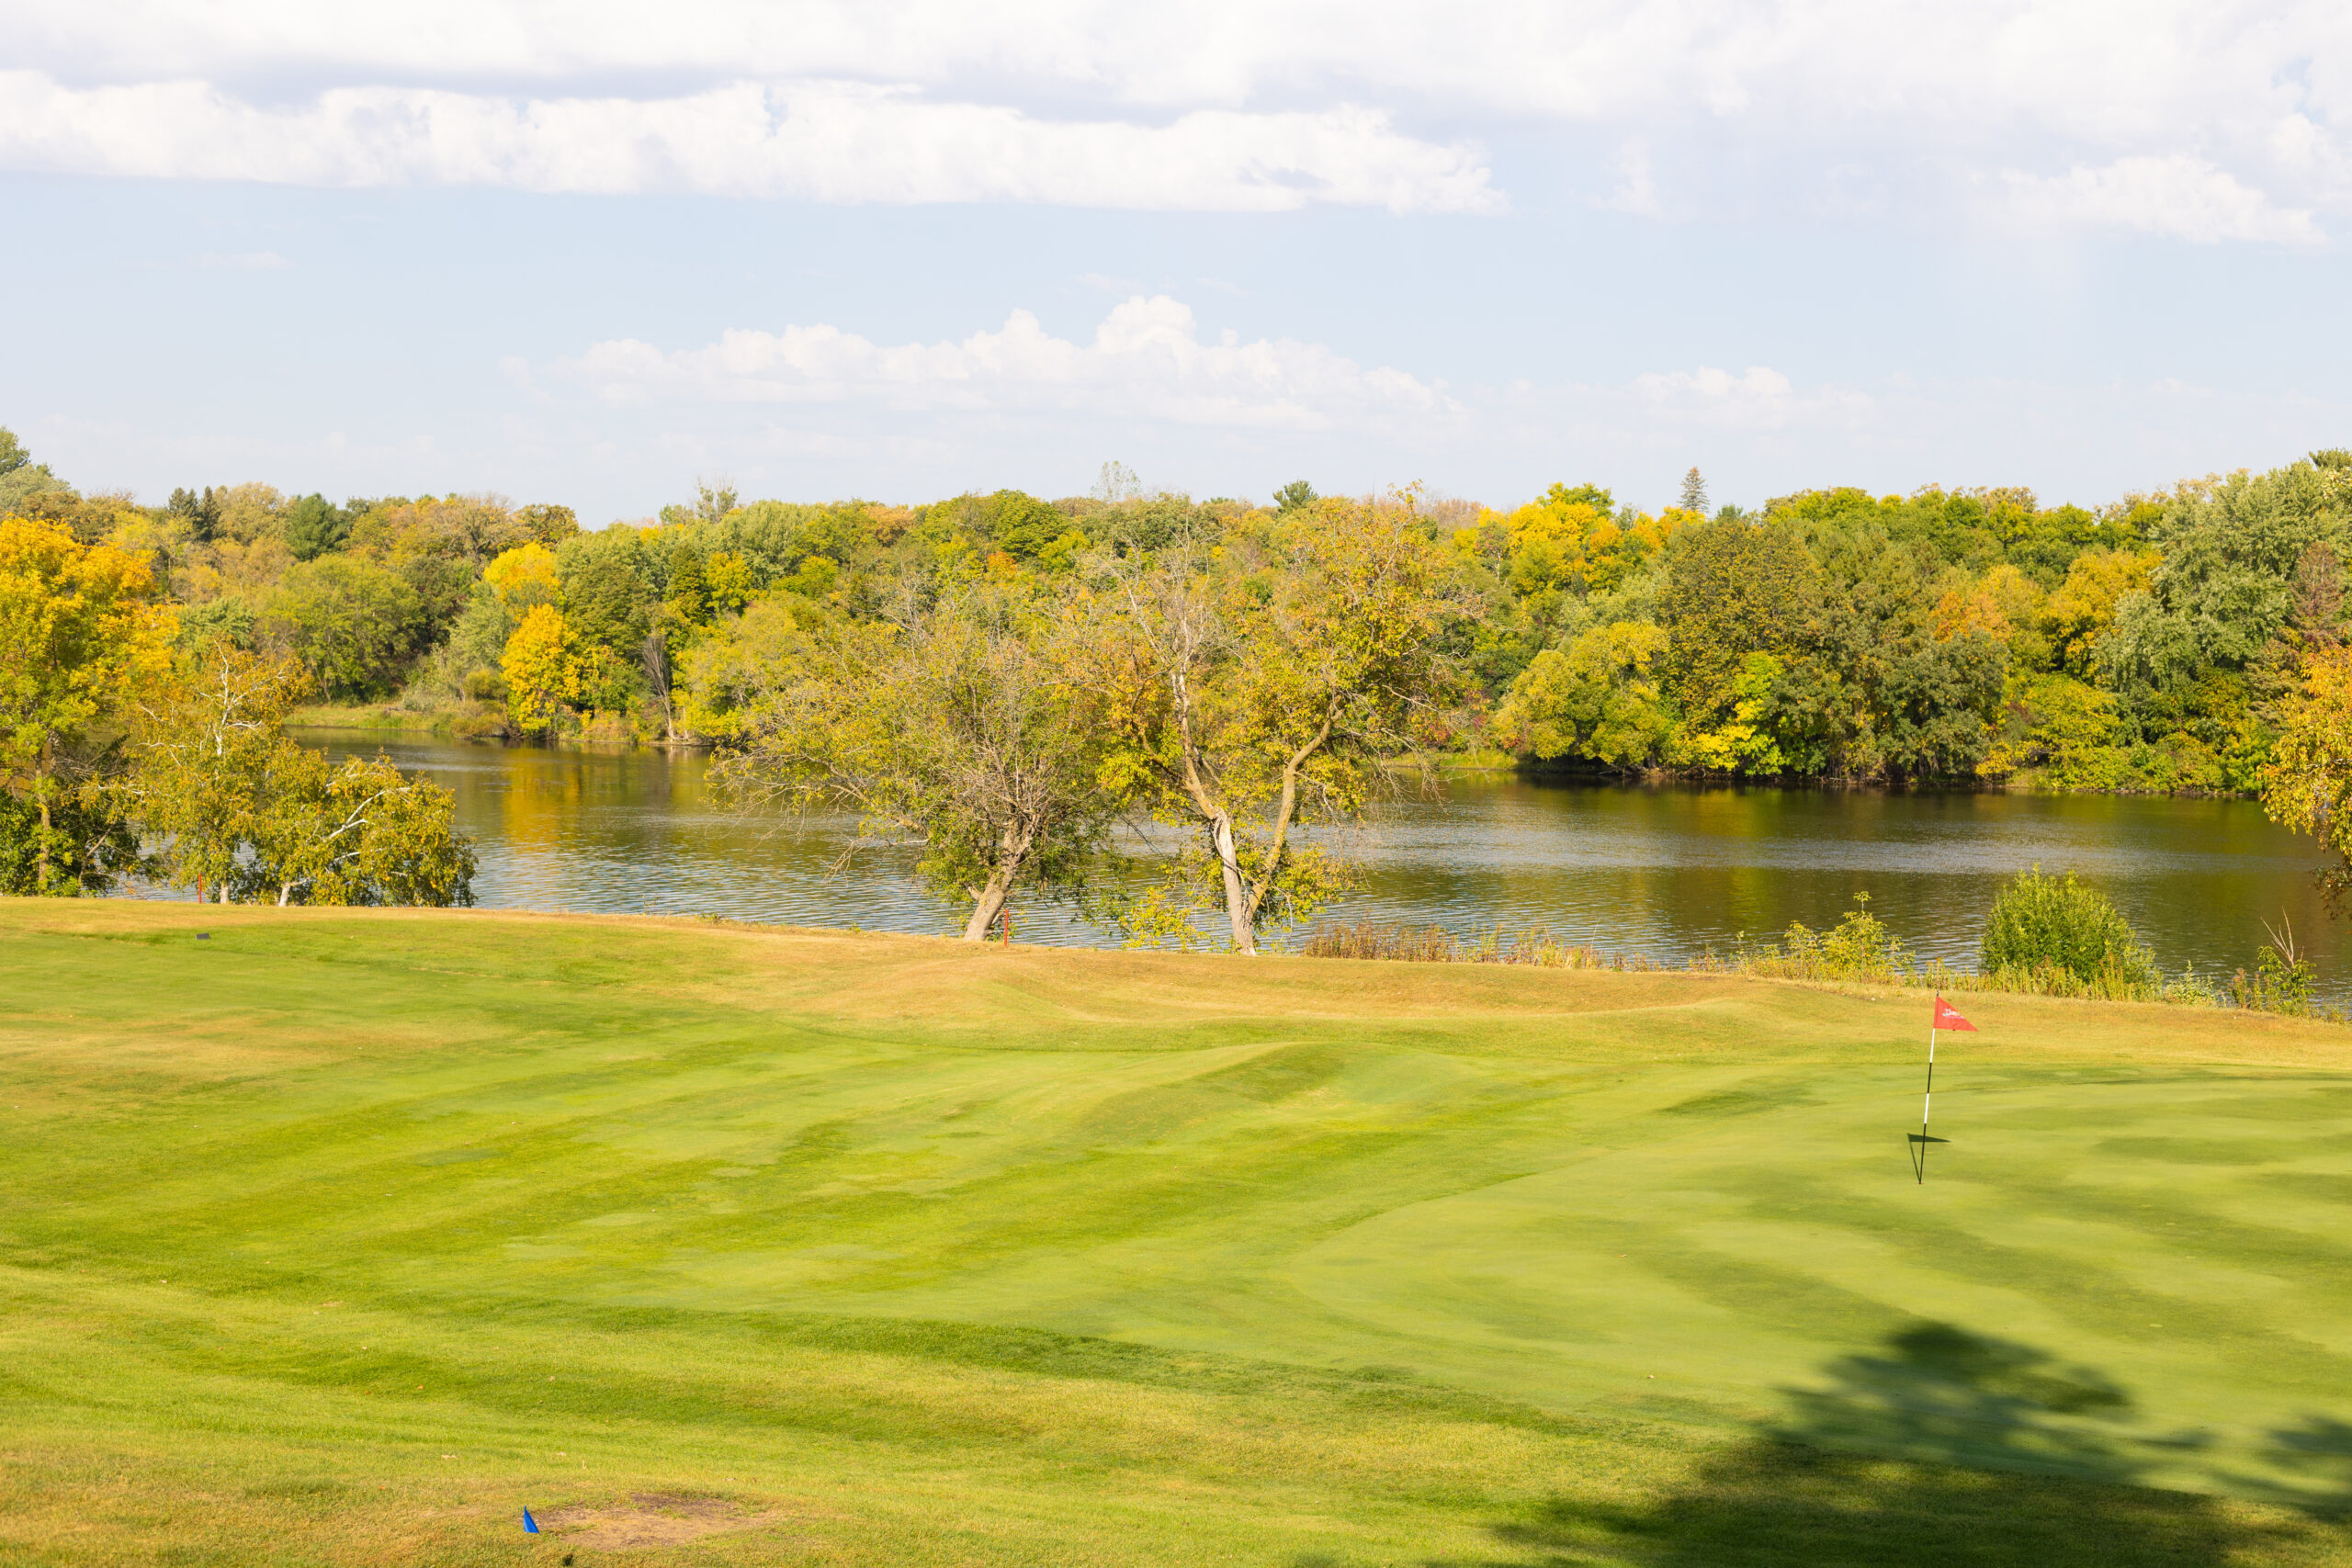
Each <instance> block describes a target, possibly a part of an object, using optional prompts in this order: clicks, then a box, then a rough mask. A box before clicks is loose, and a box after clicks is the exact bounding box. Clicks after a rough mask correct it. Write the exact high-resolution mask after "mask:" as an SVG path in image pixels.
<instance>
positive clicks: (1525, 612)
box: [0, 434, 2352, 947]
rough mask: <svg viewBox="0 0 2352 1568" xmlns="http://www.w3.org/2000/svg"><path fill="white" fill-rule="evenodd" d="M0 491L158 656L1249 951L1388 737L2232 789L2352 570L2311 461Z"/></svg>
mask: <svg viewBox="0 0 2352 1568" xmlns="http://www.w3.org/2000/svg"><path fill="white" fill-rule="evenodd" d="M0 470H5V471H0V512H5V513H14V514H16V515H17V516H18V517H20V518H22V519H24V520H27V521H28V522H29V523H37V524H41V525H46V526H48V527H50V528H51V529H53V530H57V531H60V532H62V534H64V535H67V536H71V537H72V538H74V540H76V541H77V542H79V543H80V544H81V545H83V546H85V547H92V548H103V549H107V550H110V551H112V552H115V553H116V554H118V555H119V556H121V557H123V558H127V559H131V560H135V561H137V562H138V563H140V564H141V569H142V570H145V571H146V572H148V573H149V574H150V576H151V579H152V581H153V593H154V597H155V599H156V601H157V603H158V604H166V605H168V606H169V607H170V613H171V621H172V631H171V640H172V644H173V647H174V649H175V650H176V652H175V657H176V658H177V659H178V660H180V661H181V662H182V663H183V664H186V663H187V661H188V660H193V659H195V658H197V657H198V654H199V652H200V651H201V650H204V649H228V650H231V651H232V652H233V653H234V654H235V655H237V656H238V657H241V658H243V659H246V660H257V661H261V662H263V663H270V662H271V661H277V662H279V663H283V664H284V665H285V666H286V667H287V668H289V669H299V671H300V672H301V675H302V677H303V679H304V680H305V681H306V682H307V683H308V687H309V689H310V690H311V692H312V693H314V694H320V695H323V696H324V697H326V698H328V699H330V700H332V701H335V702H342V703H369V704H394V705H402V706H405V707H407V708H409V709H411V710H413V711H414V712H416V713H418V714H421V715H430V716H433V718H434V720H435V722H439V723H443V724H446V725H447V726H448V727H449V728H453V729H455V730H456V731H458V733H462V734H472V735H490V734H500V735H504V736H506V737H509V738H515V739H521V738H536V737H586V738H591V739H610V740H636V741H640V742H673V743H699V744H709V745H713V746H716V747H718V748H720V749H721V750H723V751H724V752H726V753H727V759H728V760H727V761H726V764H725V766H724V768H723V769H722V773H724V775H725V776H727V777H729V778H731V779H732V780H734V781H735V784H736V785H737V787H738V788H740V789H741V790H742V791H743V792H744V793H745V794H746V795H748V796H758V797H764V798H775V797H779V796H781V797H791V798H797V799H800V800H804V801H806V800H809V799H814V798H818V797H820V796H821V797H822V798H824V799H826V800H828V801H830V802H831V803H833V804H837V805H838V804H844V803H846V804H849V805H852V806H854V807H856V808H857V809H859V810H860V811H861V812H863V813H865V816H866V818H867V819H868V821H869V824H870V825H872V826H873V828H874V829H875V830H876V833H877V834H887V835H895V836H899V837H902V838H903V837H911V838H912V839H913V840H916V841H918V842H921V843H922V844H923V845H925V846H926V851H925V852H926V856H927V858H926V860H925V864H926V866H927V867H928V868H929V874H932V875H933V880H934V881H935V882H937V883H938V884H939V885H940V886H942V887H943V888H945V889H950V890H952V891H954V893H955V895H956V897H968V898H969V900H970V901H971V904H972V909H973V917H974V920H975V922H976V923H975V924H974V926H973V928H972V929H973V931H974V932H975V933H977V932H978V931H980V930H983V929H985V928H986V925H987V920H988V919H989V918H990V916H991V914H992V912H993V911H994V910H996V909H998V908H1001V903H1002V887H1001V886H997V885H998V884H999V883H1001V884H1002V885H1003V886H1010V885H1011V882H1012V880H1017V879H1020V878H1023V877H1028V878H1034V879H1040V880H1042V881H1044V882H1046V883H1052V884H1056V885H1057V886H1061V887H1063V888H1064V890H1066V891H1069V892H1071V893H1072V894H1073V895H1074V896H1081V897H1088V898H1092V899H1096V900H1098V901H1102V900H1108V902H1106V903H1104V904H1103V908H1105V909H1108V910H1109V912H1110V914H1111V915H1112V917H1113V918H1115V919H1121V920H1124V921H1126V922H1128V923H1129V924H1130V925H1132V926H1137V927H1148V926H1150V924H1151V923H1152V922H1153V921H1154V920H1159V921H1161V922H1162V923H1163V924H1170V923H1181V921H1182V919H1186V918H1189V917H1188V916H1187V915H1186V914H1185V913H1184V911H1186V910H1189V909H1197V908H1205V907H1209V906H1215V907H1216V908H1222V909H1223V910H1224V912H1225V914H1226V916H1227V919H1230V921H1231V922H1232V930H1233V935H1234V941H1235V942H1236V943H1237V944H1238V945H1241V946H1244V947H1246V946H1248V945H1249V942H1250V931H1252V930H1254V929H1255V927H1256V926H1257V924H1258V923H1259V922H1260V921H1261V920H1262V919H1268V918H1287V917H1291V916H1295V915H1298V914H1300V913H1303V912H1304V911H1306V909H1309V908H1313V907H1315V906H1316V905H1317V903H1318V902H1319V901H1320V900H1322V899H1323V898H1326V897H1329V895H1330V893H1331V892H1332V891H1333V890H1335V889H1336V888H1337V887H1338V886H1340V885H1341V884H1342V883H1343V881H1344V873H1343V871H1341V870H1340V868H1338V866H1337V864H1336V863H1324V862H1320V861H1318V859H1317V854H1316V853H1315V852H1309V851H1307V850H1305V849H1302V848H1301V847H1300V844H1299V842H1298V840H1297V839H1296V837H1295V831H1294V830H1295V829H1297V828H1300V827H1303V826H1305V825H1307V824H1310V823H1312V822H1315V821H1318V820H1320V821H1326V822H1329V821H1340V820H1344V819H1347V818H1349V816H1350V815H1351V813H1352V812H1354V811H1355V810H1356V809H1357V808H1358V807H1360V806H1361V804H1362V803H1363V800H1364V799H1366V798H1367V797H1368V795H1369V793H1370V792H1371V791H1372V790H1373V789H1374V788H1376V787H1379V785H1378V780H1379V778H1380V776H1382V770H1384V769H1386V768H1388V767H1390V766H1391V765H1392V764H1394V763H1395V762H1397V761H1399V760H1401V759H1404V758H1407V757H1416V756H1417V757H1419V758H1421V759H1423V760H1424V761H1426V760H1428V759H1430V758H1434V757H1442V756H1447V755H1453V756H1464V755H1469V756H1478V757H1495V758H1500V757H1510V758H1516V759H1518V760H1521V761H1525V762H1529V763H1533V764H1541V765H1546V766H1554V767H1560V768H1566V769H1577V770H1584V771H1589V772H1593V773H1614V774H1621V775H1633V774H1644V773H1679V774H1691V775H1706V776H1721V777H1737V778H1750V779H1769V778H1781V779H1825V780H1839V781H1849V782H1870V783H1889V784H1978V783H1983V782H1995V783H2003V782H2006V783H2013V784H2030V785H2040V786H2045V787H2057V788H2072V789H2109V790H2114V789H2131V790H2208V791H2228V790H2236V791H2245V790H2254V789H2258V788H2261V787H2263V785H2264V784H2265V782H2266V780H2267V779H2268V778H2269V777H2270V776H2272V774H2273V773H2275V772H2276V770H2277V769H2278V768H2279V767H2282V766H2288V765H2290V764H2291V765H2294V766H2303V765H2304V764H2303V763H2301V762H2296V761H2294V758H2295V757H2299V756H2303V755H2304V754H2305V752H2307V751H2308V750H2309V746H2308V745H2307V744H2306V743H2307V742H2308V741H2309V740H2310V737H2309V735H2305V736H2303V738H2302V739H2301V740H2297V741H2296V742H2295V744H2296V745H2297V746H2302V747H2303V748H2304V750H2303V751H2296V750H2294V749H2293V748H2292V747H2290V748H2288V749H2287V750H2282V739H2281V738H2282V736H2286V735H2288V734H2289V732H2290V729H2291V728H2292V720H2293V716H2294V715H2295V714H2297V713H2307V712H2309V711H2312V710H2310V709H2309V703H2310V702H2312V701H2316V700H2318V696H2317V694H2318V692H2319V688H2318V687H2317V686H2315V685H2313V684H2312V682H2313V680H2314V671H2316V670H2317V669H2318V666H2317V665H2315V664H2314V659H2315V657H2316V656H2319V655H2328V656H2329V657H2333V652H2334V650H2335V649H2338V646H2339V642H2340V637H2341V627H2342V622H2343V616H2344V608H2345V607H2344V592H2343V585H2344V572H2345V562H2346V558H2347V552H2352V453H2346V452H2342V451H2325V452H2318V453H2314V454H2312V456H2311V457H2309V458H2307V459H2304V460H2301V461H2298V462H2296V463H2293V464H2290V465H2289V466H2287V467H2285V468H2278V469H2275V470H2272V471H2270V472H2267V473H2261V474H2253V473H2240V474H2236V475H2233V476H2231V477H2228V478H2226V479H2222V478H2214V479H2199V480H2190V481H2186V482H2183V483H2180V484H2177V485H2176V486H2174V487H2173V488H2172V489H2170V490H2168V491H2162V492H2159V493H2152V494H2146V495H2134V496H2129V497H2125V498H2123V499H2122V500H2120V501H2118V502H2114V503H2112V504H2109V505H2106V506H2103V507H2101V508H2099V509H2098V510H2096V511H2093V510H2087V509H2085V508H2082V507H2077V506H2072V505H2061V506H2044V505H2042V504H2041V502H2039V501H2038V499H2037V498H2036V497H2035V496H2034V495H2033V494H2032V493H2031V492H2030V491H2024V490H2018V489H1985V490H1967V491H1944V490H1939V489H1928V490H1923V491H1918V492H1916V493H1914V494H1911V495H1907V496H1873V495H1871V494H1868V493H1866V492H1863V491H1858V490H1851V489H1842V490H1822V491H1805V492H1803V493H1800V494H1796V495H1792V496H1785V497H1781V498H1778V499H1776V500H1773V501H1771V502H1768V503H1767V504H1766V505H1764V506H1762V507H1760V508H1758V509H1757V510H1755V511H1753V512H1747V511H1743V510H1741V509H1740V508H1737V507H1731V506H1725V507H1722V508H1710V506H1709V505H1708V503H1707V500H1706V496H1705V489H1704V485H1703V482H1702V479H1701V478H1700V476H1699V475H1698V473H1697V472H1696V471H1695V470H1693V472H1692V473H1691V475H1690V476H1689V478H1688V479H1687V480H1686V481H1685V484H1684V487H1683V491H1682V494H1681V495H1680V496H1679V498H1678V503H1677V504H1676V505H1674V506H1671V507H1668V508H1665V509H1662V510H1661V511H1659V512H1657V513H1647V512H1645V511H1642V510H1641V509H1639V508H1636V507H1634V506H1630V505H1626V504H1623V503H1621V502H1618V501H1617V500H1616V499H1615V497H1614V496H1613V495H1612V494H1611V491H1608V490H1606V489H1603V488H1600V487H1598V486H1595V485H1591V484H1583V485H1577V486H1573V487H1571V486H1567V485H1555V486H1554V487H1553V488H1552V489H1551V490H1550V491H1547V492H1546V493H1545V494H1544V495H1543V496H1541V497H1539V498H1537V499H1535V500H1533V501H1531V502H1527V503H1525V504H1523V505H1521V506H1518V507H1515V508H1512V509H1510V510H1509V511H1497V510H1493V509H1489V508H1487V507H1483V506H1478V505H1476V504H1473V503H1469V502H1458V501H1440V500H1434V499H1431V498H1430V497H1428V496H1426V495H1424V494H1422V493H1420V492H1419V491H1405V492H1400V493H1398V494H1396V495H1392V496H1389V497H1385V498H1380V499H1333V498H1324V497H1318V496H1317V495H1316V494H1315V492H1314V491H1313V490H1312V489H1311V488H1310V487H1308V486H1307V485H1306V484H1304V483H1297V484H1293V485H1289V486H1286V487H1284V489H1283V491H1280V492H1278V493H1277V494H1276V496H1275V497H1274V498H1273V499H1272V502H1270V503H1268V504H1258V503H1255V502H1244V501H1238V500H1231V499H1218V500H1210V501H1206V502H1194V501H1192V500H1190V499H1189V498H1185V497H1182V496H1170V495H1146V494H1141V493H1138V492H1137V491H1136V488H1135V486H1134V485H1133V483H1132V477H1131V476H1127V475H1125V473H1124V472H1123V471H1120V470H1117V469H1116V468H1115V467H1114V466H1106V468H1105V475H1104V483H1103V485H1102V486H1101V487H1099V488H1098V491H1097V492H1096V493H1095V494H1093V495H1091V496H1086V497H1073V498H1066V499H1062V500H1057V501H1050V502H1049V501H1046V500H1042V499H1039V498H1036V497H1033V496H1030V495H1027V494H1024V493H1023V492H1020V491H996V492H994V493H992V494H986V495H981V494H967V495H960V496H954V497H950V498H947V499H945V500H942V501H938V502H931V503H929V504H925V505H922V506H913V507H906V506H895V505H885V504H880V503H876V502H860V501H852V502H832V503H825V504H807V503H797V502H781V501H773V500H770V501H752V502H744V501H742V500H741V498H740V497H738V496H736V495H735V494H733V493H732V492H730V491H728V490H726V489H724V488H719V487H707V486H706V487H703V488H702V489H701V490H700V491H699V492H698V493H697V495H696V496H695V498H694V500H693V501H692V502H687V503H684V504H682V505H679V506H674V507H671V508H667V509H665V510H664V511H663V513H662V516H661V518H660V519H659V520H658V521H653V522H649V523H648V524H646V525H615V526H612V527H608V528H604V529H600V530H596V531H594V532H583V531H582V530H581V529H580V528H579V526H578V524H577V520H576V518H575V517H574V515H573V514H572V513H571V511H570V510H569V509H567V508H565V507H562V506H560V505H548V504H541V505H525V506H516V505H514V504H512V503H510V502H505V501H503V499H500V498H496V497H489V496H470V497H469V496H450V497H431V496H426V497H380V498H376V499H373V500H368V499H354V500H349V501H345V502H341V503H331V502H328V501H327V500H326V499H325V498H323V497H322V496H316V495H312V496H301V497H289V496H286V495H282V494H280V493H279V492H277V491H274V490H271V489H270V488H268V487H266V486H264V485H258V484H246V485H237V486H230V487H210V488H204V489H200V490H183V491H176V492H175V493H174V495H173V496H172V497H171V498H170V500H169V501H168V502H167V503H166V504H164V505H163V506H159V507H141V506H138V505H135V504H133V503H132V502H131V501H130V498H128V497H122V496H94V497H84V496H82V495H80V494H78V493H77V492H75V491H73V490H71V489H70V488H69V487H67V486H66V485H65V484H63V483H62V481H61V480H59V479H56V478H55V477H54V476H52V475H50V474H48V473H47V471H46V470H45V469H41V468H39V467H38V466H37V465H34V464H32V463H31V462H30V461H29V458H28V456H27V455H26V454H24V453H23V452H22V451H21V449H20V448H18V447H17V445H16V443H15V441H14V439H13V437H6V436H5V434H0ZM2321 673H2324V671H2321ZM2323 750H2324V748H2323ZM983 754H985V755H986V756H988V757H990V758H993V759H995V761H992V762H990V763H989V767H981V768H978V769H977V771H976V768H975V765H974V763H973V759H974V758H976V757H979V756H982V755H983ZM989 768H994V769H995V770H996V771H995V772H993V773H991V772H989ZM983 797H985V798H983ZM1019 800H1026V801H1028V802H1029V803H1030V805H1029V806H1022V807H1018V808H1016V805H1015V804H1009V803H1017V801H1019ZM1073 801H1075V804H1072V802H1073ZM1039 803H1044V804H1042V805H1041V804H1039ZM1031 807H1035V809H1031ZM1023 812H1027V813H1028V815H1026V816H1023ZM959 814H960V815H959ZM1114 817H1123V818H1125V819H1128V820H1136V819H1142V818H1157V819H1159V820H1160V821H1162V822H1164V823H1167V824H1170V825H1171V826H1174V827H1177V828H1179V829H1181V832H1180V833H1179V835H1178V839H1177V842H1176V845H1175V847H1172V848H1171V849H1170V854H1169V857H1168V861H1167V863H1166V864H1165V865H1162V866H1160V867H1159V869H1158V870H1155V871H1153V872H1152V873H1151V874H1150V875H1149V876H1143V877H1140V879H1139V878H1138V876H1137V875H1135V874H1128V873H1132V872H1133V871H1134V869H1135V868H1132V867H1130V868H1128V873H1122V874H1117V875H1111V874H1105V873H1104V872H1103V869H1102V866H1103V863H1102V862H1101V859H1100V853H1099V852H1100V851H1101V850H1102V848H1103V845H1104V844H1105V843H1107V842H1108V841H1109V840H1108V837H1107V834H1108V824H1109V822H1110V821H1111V820H1112V819H1113V818H1114ZM1088 866H1091V867H1093V868H1094V869H1092V870H1085V869H1082V868H1084V867H1088ZM1171 877H1172V878H1173V880H1170V878H1171ZM1114 904H1115V905H1116V908H1111V906H1112V905H1114ZM1171 929H1172V928H1171Z"/></svg>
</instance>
